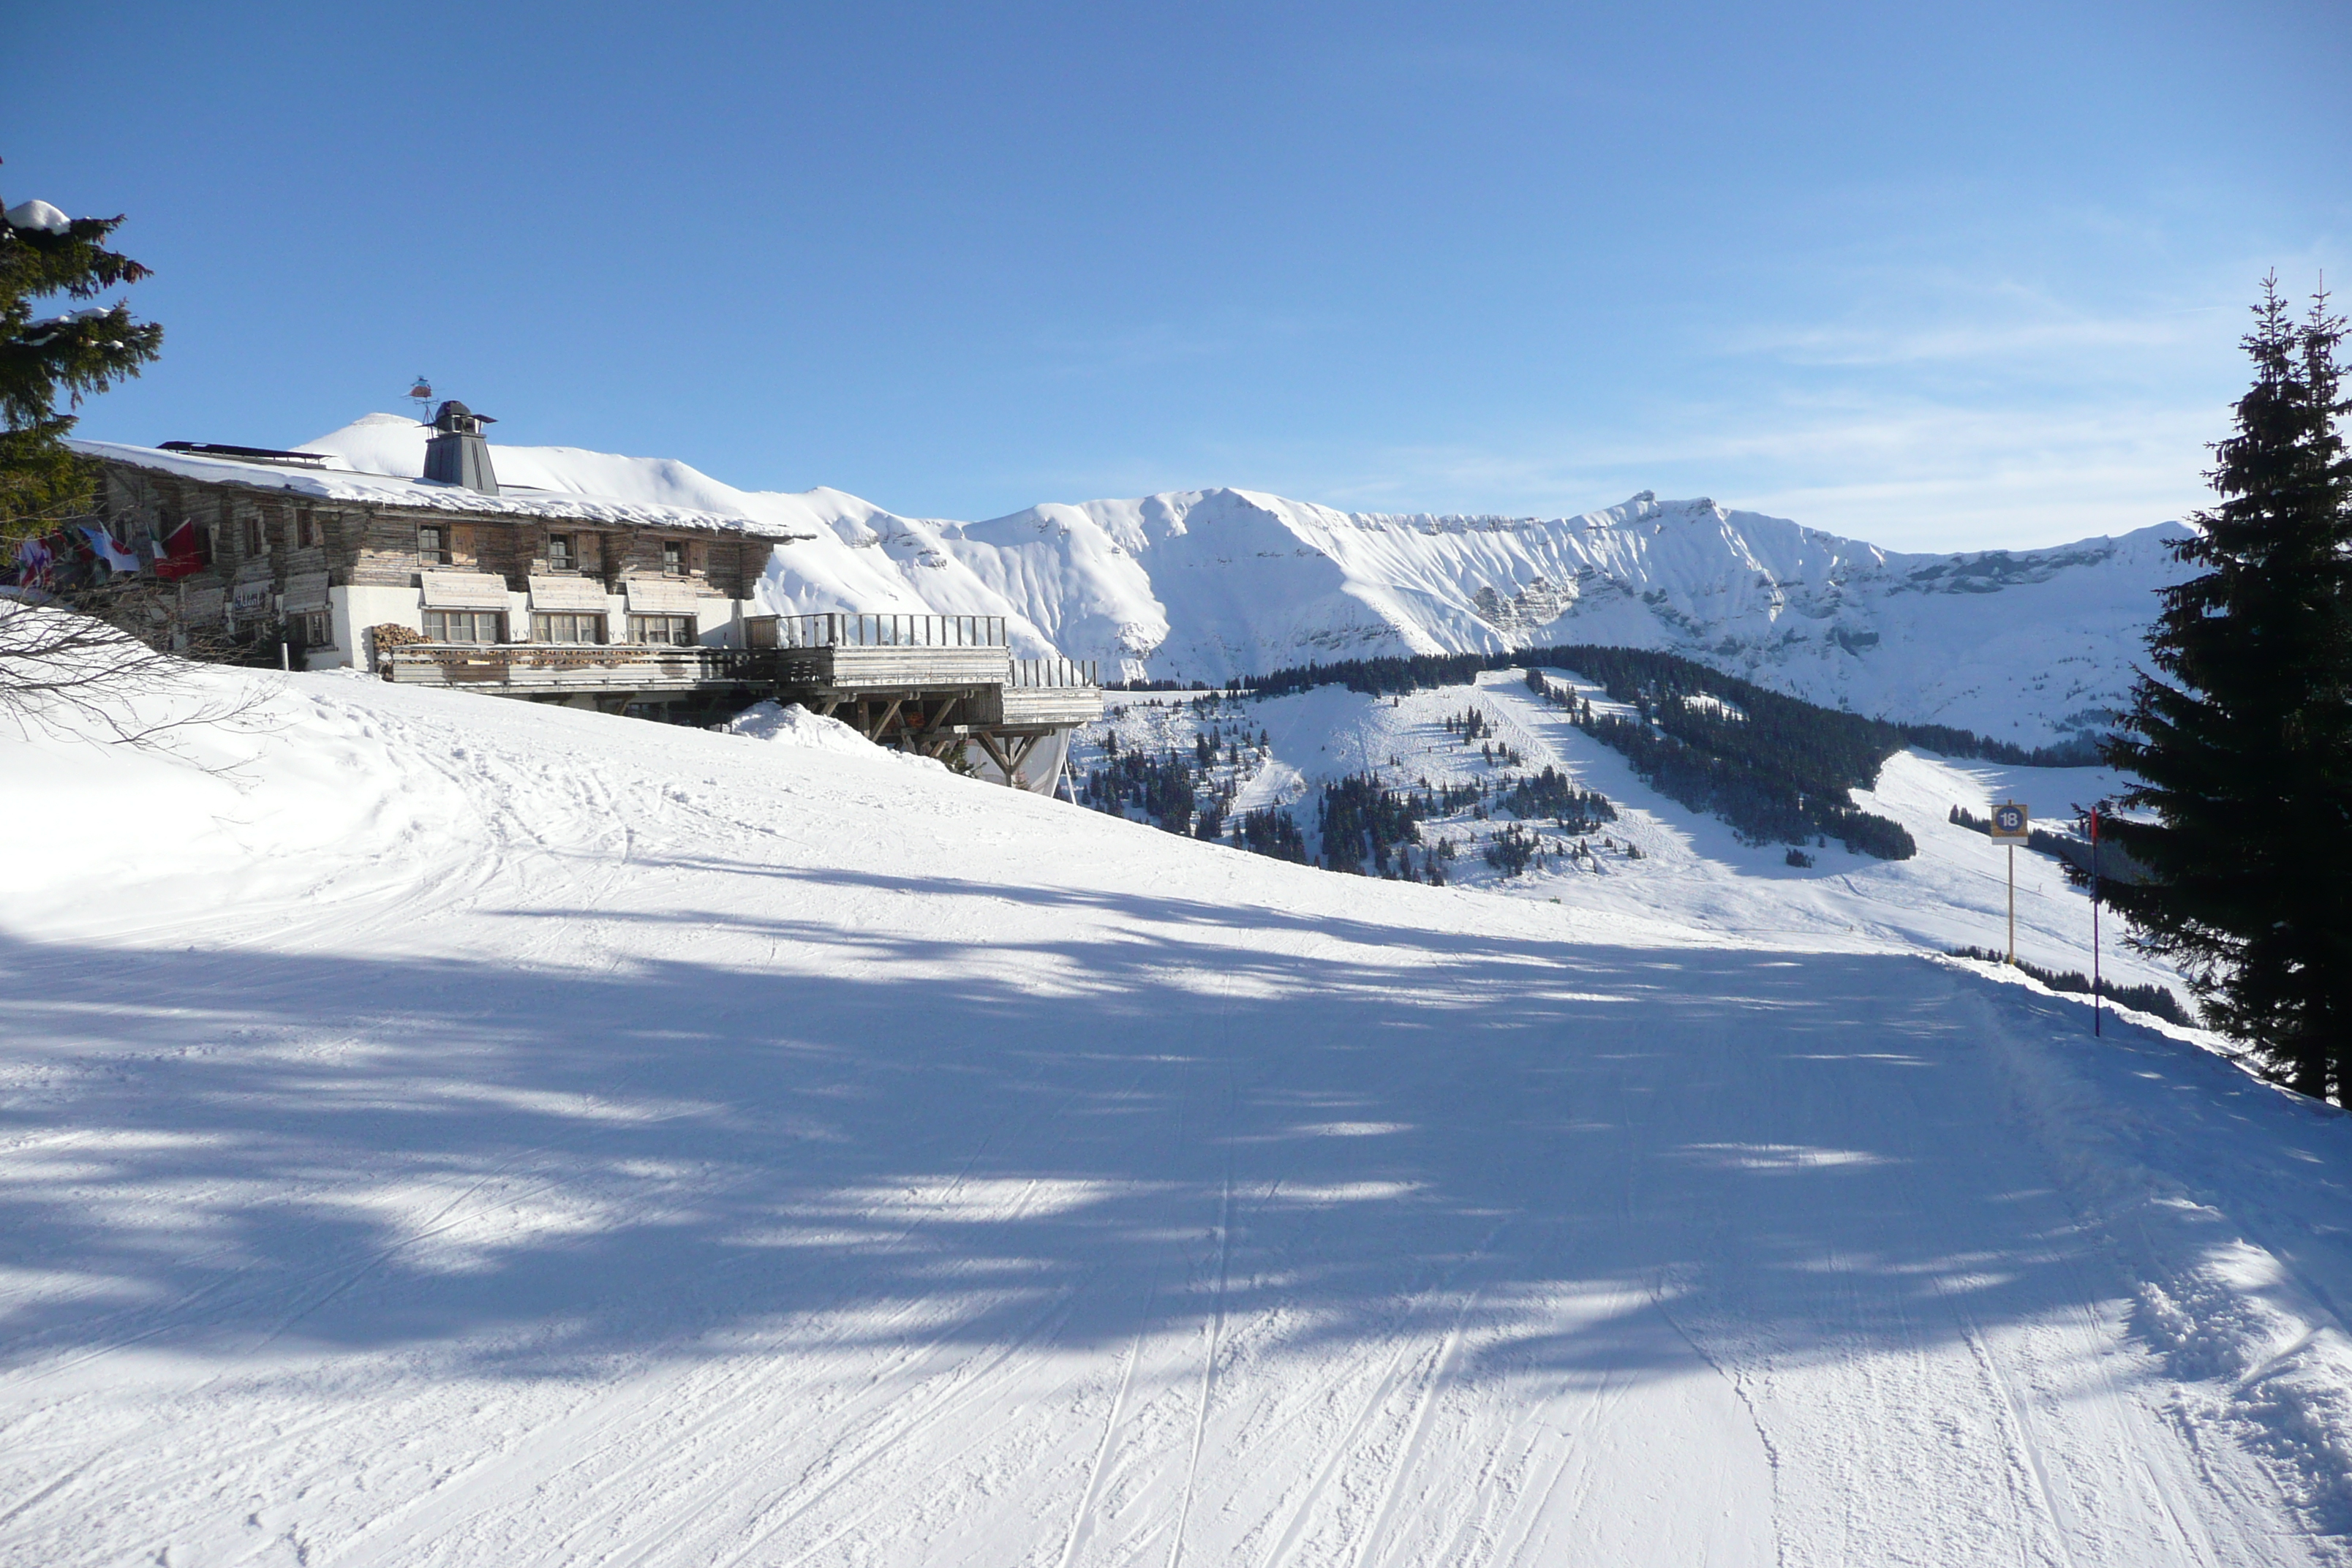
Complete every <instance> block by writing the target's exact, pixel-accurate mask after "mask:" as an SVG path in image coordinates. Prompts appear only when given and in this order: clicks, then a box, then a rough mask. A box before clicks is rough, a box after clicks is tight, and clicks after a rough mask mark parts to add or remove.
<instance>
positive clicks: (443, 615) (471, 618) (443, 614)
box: [330, 609, 507, 647]
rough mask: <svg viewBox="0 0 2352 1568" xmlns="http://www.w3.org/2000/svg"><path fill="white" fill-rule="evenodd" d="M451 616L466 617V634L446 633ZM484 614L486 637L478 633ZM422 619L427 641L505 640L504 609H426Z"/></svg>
mask: <svg viewBox="0 0 2352 1568" xmlns="http://www.w3.org/2000/svg"><path fill="white" fill-rule="evenodd" d="M450 616H465V617H466V626H465V630H466V633H467V635H466V636H464V637H451V636H449V635H448V633H449V617H450ZM486 616H487V617H488V620H489V623H490V626H489V629H490V635H489V636H488V637H483V636H481V635H479V634H480V632H481V630H482V621H483V618H484V617H486ZM436 620H438V621H439V622H440V623H441V635H440V636H438V637H436V636H435V635H434V629H433V623H434V622H435V621H436ZM424 621H425V627H424V629H425V640H426V641H427V642H436V643H447V644H450V645H452V646H457V647H488V646H490V645H491V644H493V643H502V642H504V641H506V640H507V626H506V621H507V616H506V612H505V611H504V610H436V609H428V610H426V611H425V616H424ZM330 646H331V645H330Z"/></svg>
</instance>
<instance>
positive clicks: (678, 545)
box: [662, 539, 686, 577]
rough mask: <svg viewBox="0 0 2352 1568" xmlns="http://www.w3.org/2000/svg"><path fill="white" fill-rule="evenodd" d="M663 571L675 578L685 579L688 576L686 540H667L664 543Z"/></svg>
mask: <svg viewBox="0 0 2352 1568" xmlns="http://www.w3.org/2000/svg"><path fill="white" fill-rule="evenodd" d="M662 570H663V571H664V572H667V573H668V574H670V575H671V576H673V577H683V576H685V575H686V541H685V540H683V539H665V540H663V541H662Z"/></svg>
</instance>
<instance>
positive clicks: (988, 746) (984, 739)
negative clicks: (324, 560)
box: [971, 730, 1013, 785]
mask: <svg viewBox="0 0 2352 1568" xmlns="http://www.w3.org/2000/svg"><path fill="white" fill-rule="evenodd" d="M971 738H972V739H973V740H975V741H978V742H980V749H981V750H982V751H983V752H987V753H988V760H989V761H990V762H992V763H995V764H996V765H997V766H998V767H1000V768H1002V769H1003V770H1004V782H1005V784H1007V785H1010V784H1012V783H1013V764H1012V763H1009V762H1007V761H1006V760H1005V757H1004V752H1003V749H1002V748H1001V747H999V746H998V745H997V743H996V737H995V736H994V735H992V734H991V733H989V732H988V731H985V730H975V731H972V733H971Z"/></svg>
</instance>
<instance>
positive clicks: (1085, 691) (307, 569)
mask: <svg viewBox="0 0 2352 1568" xmlns="http://www.w3.org/2000/svg"><path fill="white" fill-rule="evenodd" d="M487 423H488V420H487V419H485V418H483V417H482V416H477V415H475V414H473V413H472V412H471V411H470V410H468V409H467V408H466V407H465V405H462V404H457V403H445V404H443V405H441V409H440V413H439V415H438V416H437V417H436V420H435V422H434V426H433V431H434V434H433V436H432V437H431V440H430V442H429V443H428V446H427V448H426V458H425V478H423V479H404V478H400V477H396V476H388V475H383V474H372V473H361V472H356V471H354V470H352V469H351V468H347V467H344V466H341V464H340V463H339V462H338V461H337V460H336V459H334V458H331V457H329V456H327V455H325V454H320V453H312V452H289V451H276V450H270V449H267V448H259V447H217V446H193V445H190V444H187V443H183V442H174V443H168V444H166V445H165V446H163V447H125V446H116V445H111V444H108V443H102V442H76V443H75V446H76V447H77V448H78V449H79V450H80V451H81V452H83V453H84V454H85V455H86V456H88V457H90V458H94V459H96V460H97V461H98V463H99V464H100V468H101V469H102V470H103V473H104V489H103V500H102V502H101V508H102V515H103V519H104V521H105V522H106V525H107V527H108V530H109V531H110V532H111V533H112V535H113V536H114V538H115V539H116V540H117V541H118V542H121V544H123V545H125V546H126V547H128V548H129V549H130V550H131V552H133V553H135V554H137V555H138V557H139V559H140V561H141V563H142V564H141V569H140V575H141V577H142V579H152V587H154V588H156V589H157V590H159V591H160V593H159V596H160V598H161V600H162V602H163V603H164V604H166V605H168V607H169V611H170V618H171V620H172V622H173V625H174V626H175V627H176V628H177V636H178V637H179V638H180V639H181V640H182V642H183V644H184V645H186V644H188V643H189V642H191V641H200V642H204V643H216V642H218V641H220V640H222V639H226V640H228V641H231V642H236V641H245V642H252V641H254V640H257V639H268V640H269V641H271V642H273V643H275V642H279V641H282V643H283V644H284V647H285V649H286V653H285V657H286V658H287V659H288V660H289V662H291V663H294V664H296V665H298V666H299V668H307V669H324V668H336V667H339V666H359V667H362V668H369V669H372V670H373V671H375V672H376V673H378V674H379V675H381V676H382V677H383V679H387V680H392V681H395V682H399V683H402V684H415V685H429V686H444V687H451V688H456V689H464V690H469V691H477V692H481V693H485V694H488V695H494V696H501V697H513V698H521V699H525V700H536V701H557V702H567V703H572V704H574V705H578V706H593V707H597V708H602V709H605V710H610V711H614V712H624V711H625V712H635V713H638V714H641V715H645V716H648V717H664V716H684V715H685V714H687V713H694V714H697V715H700V714H705V713H708V712H710V711H712V710H724V709H726V708H729V707H741V706H743V705H746V704H748V703H749V702H751V701H756V700H760V699H761V698H763V697H770V696H772V697H776V698H778V699H781V700H790V701H800V702H803V703H805V704H806V705H807V706H808V707H810V708H811V709H812V710H815V711H817V712H821V713H826V714H830V715H832V716H834V717H836V718H840V719H843V720H845V721H848V722H850V723H853V724H855V725H856V726H857V728H858V729H860V730H861V731H863V732H865V733H866V735H868V736H869V737H870V738H872V739H874V740H876V741H877V742H885V743H888V744H893V745H897V746H899V747H901V748H904V749H908V750H914V751H918V752H925V753H927V754H931V755H940V756H944V755H946V754H947V753H948V752H950V750H951V749H952V748H954V747H956V746H959V745H964V744H970V745H972V746H975V747H977V748H978V749H979V751H980V752H982V754H984V755H985V756H986V757H988V758H989V760H990V762H991V763H992V764H993V765H994V768H995V770H996V771H999V772H1001V773H1002V776H1003V778H1004V779H1005V780H1006V782H1008V783H1012V782H1016V781H1020V780H1022V779H1023V773H1024V770H1023V763H1024V759H1026V758H1027V757H1028V756H1029V755H1030V754H1031V752H1033V750H1034V748H1035V747H1037V746H1038V745H1039V744H1040V743H1041V742H1045V741H1046V740H1047V739H1049V738H1052V737H1055V736H1057V735H1062V734H1066V731H1068V730H1069V729H1070V728H1071V727H1072V726H1074V725H1076V724H1079V723H1083V722H1085V721H1087V720H1089V719H1092V718H1094V717H1097V715H1099V714H1100V712H1101V710H1102V698H1101V693H1100V691H1099V689H1097V682H1096V677H1095V671H1094V668H1093V667H1092V666H1091V665H1081V664H1078V663H1076V662H1073V661H1071V660H1067V659H1015V658H1013V656H1012V651H1011V648H1010V647H1009V646H1008V639H1007V637H1006V628H1005V625H1004V622H1003V619H1002V618H1001V617H996V616H890V615H855V614H835V615H816V616H782V617H780V616H772V615H768V614H765V613H763V612H762V610H761V606H760V605H759V603H758V601H757V599H756V598H755V596H754V594H755V589H756V587H757V584H758V583H759V581H760V578H761V574H763V573H764V572H765V571H766V569H767V564H768V562H769V559H770V557H771V555H772V553H773V552H774V551H775V550H776V549H777V548H778V547H779V546H780V545H781V546H789V545H790V544H791V543H793V542H794V541H796V540H804V539H807V538H809V537H811V536H810V535H808V534H805V533H795V532H793V531H790V530H788V529H783V528H780V527H777V526H774V525H772V524H768V523H763V522H761V521H756V520H753V519H750V518H744V517H740V516H731V515H727V514H723V513H716V512H706V511H697V510H691V509H687V508H676V507H663V506H653V505H647V504H643V503H639V502H634V501H627V500H606V499H601V498H597V497H592V496H583V495H576V494H572V493H570V492H568V491H552V490H535V489H518V488H516V487H513V486H501V485H500V484H499V481H498V479H497V477H496V474H495V472H494V471H493V469H492V466H491V461H490V454H489V447H488V443H487V441H486V440H485V438H484V437H483V436H482V434H481V426H483V425H484V424H487ZM197 633H202V634H203V635H202V637H196V636H195V635H194V634H197ZM1053 749H1054V751H1055V754H1056V756H1058V753H1059V749H1060V748H1059V746H1058V744H1057V745H1055V747H1054V748H1053Z"/></svg>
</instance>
